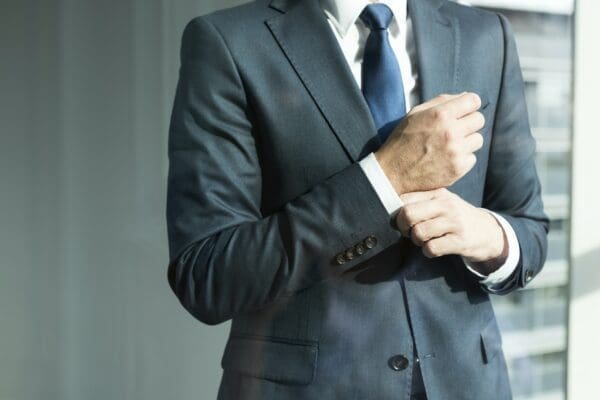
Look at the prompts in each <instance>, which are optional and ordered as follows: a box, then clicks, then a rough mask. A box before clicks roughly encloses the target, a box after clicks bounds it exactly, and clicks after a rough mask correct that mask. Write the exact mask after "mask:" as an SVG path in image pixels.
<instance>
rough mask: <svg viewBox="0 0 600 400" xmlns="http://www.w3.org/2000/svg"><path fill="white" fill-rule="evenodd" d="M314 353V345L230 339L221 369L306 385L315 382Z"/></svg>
mask: <svg viewBox="0 0 600 400" xmlns="http://www.w3.org/2000/svg"><path fill="white" fill-rule="evenodd" d="M317 353H318V344H317V342H310V341H306V342H304V341H302V342H301V341H295V340H289V341H288V340H287V339H280V338H272V337H257V336H231V337H230V338H229V340H228V342H227V346H226V347H225V352H224V353H223V358H222V360H221V366H222V367H223V369H224V370H228V371H234V372H237V373H240V374H243V375H248V376H253V377H256V378H261V379H267V380H271V381H276V382H282V383H288V384H297V385H307V384H309V383H310V382H312V380H313V378H314V374H315V369H316V365H317Z"/></svg>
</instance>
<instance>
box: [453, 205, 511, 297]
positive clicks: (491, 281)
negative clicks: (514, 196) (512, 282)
mask: <svg viewBox="0 0 600 400" xmlns="http://www.w3.org/2000/svg"><path fill="white" fill-rule="evenodd" d="M486 211H488V212H489V213H490V214H492V215H493V216H494V218H496V220H497V221H498V223H500V226H502V229H503V230H504V234H505V235H506V240H507V242H508V256H507V257H506V260H505V261H504V264H502V265H501V266H500V268H498V269H497V270H495V271H494V272H492V273H491V274H489V275H488V276H485V275H482V274H480V273H479V272H477V271H476V270H475V268H474V266H473V264H472V263H470V262H469V261H467V260H466V259H465V258H464V257H463V258H462V259H463V262H464V263H465V265H466V266H467V268H468V269H469V271H471V272H472V273H473V274H475V275H476V276H478V277H480V278H484V279H483V280H481V283H482V284H483V285H486V286H487V287H492V286H494V285H498V284H500V283H502V282H504V281H505V280H506V279H507V278H508V277H509V276H510V275H511V274H512V273H513V272H514V270H515V268H517V264H518V263H519V257H520V256H521V249H520V248H519V241H518V240H517V235H516V234H515V231H514V229H513V228H512V226H510V224H509V223H508V221H507V220H506V219H504V218H503V217H502V216H500V215H498V214H496V213H495V212H493V211H490V210H486Z"/></svg>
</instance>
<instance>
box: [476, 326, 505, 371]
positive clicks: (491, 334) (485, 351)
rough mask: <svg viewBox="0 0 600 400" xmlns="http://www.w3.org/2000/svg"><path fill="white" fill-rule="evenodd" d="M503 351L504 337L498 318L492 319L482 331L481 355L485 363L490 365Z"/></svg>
mask: <svg viewBox="0 0 600 400" xmlns="http://www.w3.org/2000/svg"><path fill="white" fill-rule="evenodd" d="M501 350H502V337H501V336H500V329H499V328H498V324H497V322H496V318H495V317H492V318H491V319H490V320H489V321H488V323H487V324H486V325H485V327H484V328H483V329H482V330H481V355H482V357H483V362H484V363H486V364H487V363H490V362H491V361H492V360H493V359H494V357H496V356H497V355H498V353H499V352H500V351H501Z"/></svg>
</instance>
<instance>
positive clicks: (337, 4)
mask: <svg viewBox="0 0 600 400" xmlns="http://www.w3.org/2000/svg"><path fill="white" fill-rule="evenodd" d="M320 1H321V8H322V9H323V11H324V12H325V15H326V16H327V18H328V19H329V20H330V21H331V22H332V23H333V26H334V27H335V29H336V30H337V32H338V34H339V35H340V36H341V37H344V36H346V33H347V32H348V29H350V26H352V25H353V24H354V23H355V22H356V20H357V19H358V17H359V16H360V13H361V12H362V10H363V9H364V8H365V7H366V6H367V5H369V4H372V2H370V1H369V0H320ZM406 1H407V0H379V1H378V3H382V4H385V5H386V6H388V7H389V8H390V9H391V10H392V12H393V13H394V18H395V19H396V21H397V22H400V21H404V20H405V19H406Z"/></svg>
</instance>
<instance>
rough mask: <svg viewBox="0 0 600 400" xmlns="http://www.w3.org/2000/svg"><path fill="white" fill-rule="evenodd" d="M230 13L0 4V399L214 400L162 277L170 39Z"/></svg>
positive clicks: (213, 360) (187, 4) (203, 345)
mask: <svg viewBox="0 0 600 400" xmlns="http://www.w3.org/2000/svg"><path fill="white" fill-rule="evenodd" d="M228 4H231V2H223V1H217V0H210V1H201V2H199V1H191V0H179V1H167V0H129V1H125V0H119V1H117V0H106V1H92V0H87V1H82V0H46V1H40V0H37V1H36V0H11V1H3V2H2V6H1V8H2V10H1V11H0V29H2V32H1V33H2V34H1V35H0V40H2V62H0V73H1V74H0V76H1V85H2V86H1V87H0V89H1V90H0V93H2V102H1V103H0V104H1V109H2V110H1V112H2V114H1V119H0V121H1V125H0V126H1V129H2V134H1V135H0V140H1V143H0V149H1V151H2V155H1V157H0V173H1V174H2V181H1V182H2V194H1V195H0V210H1V211H0V212H1V214H0V223H1V225H2V228H1V230H0V232H1V233H0V254H1V255H2V262H1V268H0V400H9V399H11V400H39V399H48V400H53V399H56V400H82V399H85V400H95V399H98V400H100V399H102V400H105V399H111V400H112V399H114V400H120V399H144V400H151V399H157V400H158V399H160V400H163V399H200V400H203V399H214V398H215V395H216V391H217V386H218V383H219V379H220V366H219V362H220V357H221V353H222V348H223V345H224V342H225V339H226V334H227V332H228V324H224V325H222V326H219V327H207V326H203V325H202V324H200V323H198V322H196V321H195V320H194V319H193V318H192V317H191V316H189V315H188V314H187V313H186V312H185V311H184V310H183V308H182V307H181V306H180V305H179V304H178V302H177V300H176V298H175V296H174V295H173V294H172V293H171V290H170V288H169V286H168V283H167V279H166V266H167V241H166V228H165V217H164V215H165V211H164V207H165V204H164V203H165V187H166V172H167V157H166V142H167V128H168V118H169V115H170V111H171V104H172V100H173V95H174V89H175V83H176V80H177V69H178V66H179V59H178V53H179V44H180V43H179V41H180V37H181V32H182V29H183V27H184V25H185V23H186V22H187V21H188V20H189V19H191V18H192V17H194V16H196V15H199V14H201V13H204V12H207V11H209V10H211V9H213V8H215V7H217V6H218V7H224V6H227V5H228Z"/></svg>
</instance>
